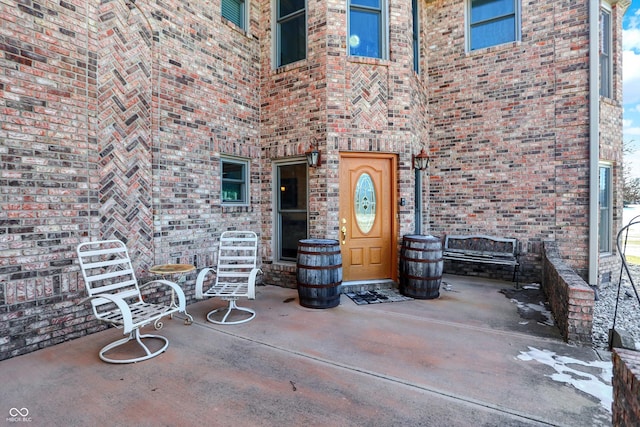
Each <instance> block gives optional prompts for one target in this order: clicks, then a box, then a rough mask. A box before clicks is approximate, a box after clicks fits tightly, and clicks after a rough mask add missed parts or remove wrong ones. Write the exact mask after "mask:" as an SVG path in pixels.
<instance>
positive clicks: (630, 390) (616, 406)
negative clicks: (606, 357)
mask: <svg viewBox="0 0 640 427" xmlns="http://www.w3.org/2000/svg"><path fill="white" fill-rule="evenodd" d="M612 385H613V408H612V412H613V417H612V421H613V425H614V426H621V427H623V426H624V427H631V426H637V425H640V353H639V352H637V351H632V350H625V349H621V348H616V349H614V350H613V384H612Z"/></svg>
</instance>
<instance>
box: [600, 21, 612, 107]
mask: <svg viewBox="0 0 640 427" xmlns="http://www.w3.org/2000/svg"><path fill="white" fill-rule="evenodd" d="M611 38H612V37H611V11H609V10H606V9H600V96H604V97H607V98H611V93H612V92H613V88H612V84H611V83H612V80H613V79H612V78H611V67H612V65H611Z"/></svg>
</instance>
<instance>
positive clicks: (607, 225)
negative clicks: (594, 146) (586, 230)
mask: <svg viewBox="0 0 640 427" xmlns="http://www.w3.org/2000/svg"><path fill="white" fill-rule="evenodd" d="M598 199H599V200H598V206H599V208H600V214H599V218H598V220H599V223H598V241H599V248H600V252H601V253H602V252H611V241H612V238H613V236H612V235H611V230H612V221H613V218H612V216H613V212H612V209H611V205H612V201H613V196H612V193H611V166H609V165H600V183H599V197H598Z"/></svg>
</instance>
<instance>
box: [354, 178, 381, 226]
mask: <svg viewBox="0 0 640 427" xmlns="http://www.w3.org/2000/svg"><path fill="white" fill-rule="evenodd" d="M353 206H354V210H355V215H356V222H357V223H358V228H360V231H362V233H363V234H367V233H368V232H369V231H371V228H373V224H374V222H375V220H376V189H375V188H374V186H373V180H372V179H371V175H369V174H368V173H363V174H362V175H360V177H359V178H358V181H357V182H356V189H355V194H354V196H353Z"/></svg>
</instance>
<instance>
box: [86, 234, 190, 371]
mask: <svg viewBox="0 0 640 427" xmlns="http://www.w3.org/2000/svg"><path fill="white" fill-rule="evenodd" d="M76 252H77V254H78V259H79V260H80V269H81V271H82V277H83V278H84V283H85V286H86V289H87V293H88V294H89V297H88V298H86V299H85V300H83V302H84V301H91V306H92V308H93V314H94V315H95V316H96V318H97V319H98V320H100V321H103V322H106V323H110V324H112V325H114V326H115V327H117V328H122V329H123V333H124V335H128V336H127V337H125V338H123V339H120V340H117V341H115V342H113V343H111V344H108V345H106V346H105V347H103V348H102V350H100V359H102V360H103V361H105V362H108V363H134V362H140V361H142V360H147V359H151V358H152V357H155V356H157V355H159V354H161V353H162V352H163V351H165V350H166V348H167V347H168V346H169V340H168V339H167V338H165V337H163V336H161V335H150V334H141V333H140V328H142V327H143V326H146V325H148V324H153V325H154V327H155V328H156V329H160V328H162V321H161V319H162V317H164V316H168V315H171V314H173V313H176V312H185V306H186V299H185V295H184V292H183V291H182V288H180V286H178V285H177V284H175V283H173V282H170V281H168V280H163V279H157V280H152V281H150V282H147V283H145V284H144V285H142V286H138V280H137V279H136V276H135V273H134V270H133V266H132V265H131V260H130V258H129V252H128V251H127V247H126V246H125V244H124V243H122V242H121V241H120V240H102V241H96V242H87V243H81V244H80V245H78V247H77V249H76ZM153 284H155V285H164V286H168V287H169V288H171V289H173V291H174V292H175V296H176V297H177V304H176V303H175V302H172V303H170V304H168V305H167V304H150V303H147V302H144V300H143V298H142V294H141V292H140V289H141V288H143V287H147V286H149V285H153ZM146 339H151V340H154V339H155V340H160V342H161V343H162V344H161V345H162V347H161V348H160V349H157V350H155V351H152V350H151V349H149V347H148V346H147V345H146V344H145V343H144V342H143V340H146ZM129 341H135V342H137V343H138V345H139V346H140V347H142V349H143V351H144V354H143V355H142V356H139V357H133V358H127V359H120V358H114V357H111V356H108V355H106V353H107V352H109V351H110V350H113V349H115V348H116V347H120V346H122V345H124V344H126V343H128V342H129ZM156 346H157V345H156Z"/></svg>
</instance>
